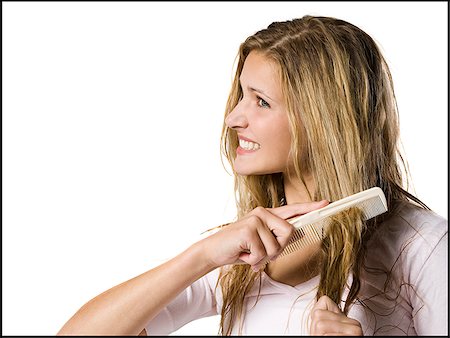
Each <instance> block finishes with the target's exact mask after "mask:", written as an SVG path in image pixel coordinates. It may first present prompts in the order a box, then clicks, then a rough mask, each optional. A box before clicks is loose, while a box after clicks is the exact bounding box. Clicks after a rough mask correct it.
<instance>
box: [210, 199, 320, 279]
mask: <svg viewBox="0 0 450 338" xmlns="http://www.w3.org/2000/svg"><path fill="white" fill-rule="evenodd" d="M327 204H328V202H327V201H320V202H310V203H301V204H290V205H285V206H282V207H278V208H262V207H257V208H255V209H254V210H252V211H251V212H250V213H248V214H247V215H246V216H244V217H243V218H241V219H240V220H239V221H237V222H235V223H231V224H229V225H227V226H226V227H224V228H223V229H222V230H220V231H219V232H216V233H215V234H213V235H211V236H209V237H207V238H205V239H203V240H202V246H203V250H204V252H205V257H206V258H207V259H208V260H209V262H210V264H211V265H212V266H214V267H219V266H223V265H227V264H235V263H247V264H250V265H251V266H252V268H253V270H254V271H258V270H259V269H260V268H261V266H262V265H263V264H264V263H266V262H267V261H269V260H275V259H276V258H277V256H278V255H279V254H281V252H282V251H283V249H284V248H285V247H286V245H287V244H288V242H289V239H290V238H291V236H292V234H293V232H294V227H293V226H292V225H291V224H290V223H288V222H287V221H286V219H288V218H291V217H293V216H297V215H302V214H306V213H308V212H310V211H312V210H315V209H319V208H322V207H324V206H326V205H327Z"/></svg>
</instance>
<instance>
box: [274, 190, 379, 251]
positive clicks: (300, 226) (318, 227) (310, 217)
mask: <svg viewBox="0 0 450 338" xmlns="http://www.w3.org/2000/svg"><path fill="white" fill-rule="evenodd" d="M350 208H358V209H359V210H360V211H361V213H362V218H363V220H364V221H366V220H369V219H371V218H373V217H375V216H378V215H380V214H383V213H385V212H386V211H387V210H388V209H387V203H386V197H385V196H384V193H383V190H381V189H380V188H379V187H373V188H370V189H367V190H364V191H361V192H358V193H356V194H353V195H350V196H347V197H344V198H342V199H340V200H338V201H335V202H332V203H330V204H328V205H327V206H326V207H323V208H320V209H317V210H313V211H311V212H308V213H307V214H304V215H301V216H296V217H292V218H290V219H287V221H288V222H289V223H291V224H292V225H293V226H294V227H295V231H294V234H293V235H292V237H291V239H290V240H289V243H288V244H287V246H286V247H285V248H284V250H283V252H282V253H281V254H280V256H279V257H283V256H286V255H288V254H290V253H292V252H294V251H297V250H300V249H302V248H304V247H306V246H308V245H311V244H313V243H316V242H319V241H321V240H322V239H323V237H324V234H325V230H326V227H327V225H328V224H329V223H330V221H331V217H332V216H334V215H336V214H338V213H340V212H342V211H345V210H348V209H350Z"/></svg>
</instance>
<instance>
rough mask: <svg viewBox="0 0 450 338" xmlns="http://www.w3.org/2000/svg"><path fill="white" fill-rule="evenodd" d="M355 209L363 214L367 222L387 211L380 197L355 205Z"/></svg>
mask: <svg viewBox="0 0 450 338" xmlns="http://www.w3.org/2000/svg"><path fill="white" fill-rule="evenodd" d="M353 207H356V208H359V209H360V210H361V212H362V214H363V219H364V220H365V221H367V220H369V219H371V218H373V217H375V216H378V215H380V214H382V213H384V212H386V211H387V209H386V207H385V206H384V204H383V202H382V200H381V198H380V196H374V197H372V198H369V199H368V200H365V201H361V202H359V203H357V204H355V205H354V206H353Z"/></svg>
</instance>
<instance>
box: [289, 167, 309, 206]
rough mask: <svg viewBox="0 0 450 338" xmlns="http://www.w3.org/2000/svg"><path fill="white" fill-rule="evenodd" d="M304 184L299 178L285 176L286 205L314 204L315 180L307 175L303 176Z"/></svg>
mask: <svg viewBox="0 0 450 338" xmlns="http://www.w3.org/2000/svg"><path fill="white" fill-rule="evenodd" d="M303 177H304V178H303V179H304V182H302V180H299V179H298V178H297V177H295V178H293V177H292V176H289V175H288V174H283V181H284V195H285V198H286V204H293V203H305V202H312V201H313V197H314V178H313V177H312V175H310V174H307V175H304V176H303Z"/></svg>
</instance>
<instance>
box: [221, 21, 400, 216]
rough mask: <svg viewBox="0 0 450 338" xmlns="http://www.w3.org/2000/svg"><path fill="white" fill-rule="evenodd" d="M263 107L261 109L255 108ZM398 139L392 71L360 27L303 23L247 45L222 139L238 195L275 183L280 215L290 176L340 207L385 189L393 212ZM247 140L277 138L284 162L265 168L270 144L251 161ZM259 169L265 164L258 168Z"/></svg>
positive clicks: (279, 26)
mask: <svg viewBox="0 0 450 338" xmlns="http://www.w3.org/2000/svg"><path fill="white" fill-rule="evenodd" d="M255 60H257V62H258V64H259V65H260V68H261V69H265V70H266V71H267V74H266V77H264V76H260V75H261V73H260V69H257V68H255V67H252V66H253V65H254V64H255ZM269 75H270V76H269ZM258 77H259V78H258ZM266 79H267V80H266ZM258 80H259V81H258ZM252 81H255V82H256V84H255V85H254V87H256V86H257V85H258V86H260V87H263V88H264V89H265V88H267V90H270V91H271V92H273V93H274V94H273V95H275V96H276V98H277V102H276V103H274V102H271V101H270V99H269V98H268V97H267V96H264V94H262V93H259V92H258V91H257V90H252V89H251V88H253V87H252V86H253V82H252ZM254 89H255V88H254ZM256 89H261V90H262V91H264V90H263V89H262V88H258V87H256ZM267 94H268V95H269V96H270V93H267ZM259 98H262V99H263V100H262V101H261V100H260V99H259ZM251 100H253V101H251ZM255 102H256V104H257V105H260V106H258V107H256V108H255V106H252V104H255ZM268 103H269V105H267V104H268ZM270 103H272V104H270ZM272 106H274V107H272ZM275 108H277V109H275ZM258 109H259V110H258ZM281 112H282V113H281ZM282 114H284V116H283V115H282ZM274 116H276V118H277V120H276V121H277V123H274V124H273V125H272V127H273V128H272V129H270V130H269V131H270V132H272V134H271V133H270V132H268V133H267V134H266V135H264V133H263V134H261V135H259V134H258V135H253V133H252V128H253V127H255V128H256V127H257V123H260V124H262V123H264V121H263V120H264V119H266V121H267V122H268V123H269V121H271V119H275V117H274ZM278 122H280V123H278ZM285 122H287V125H286V123H285ZM267 128H268V127H267ZM277 128H278V129H277ZM283 128H284V132H282V130H283ZM276 131H277V134H276ZM263 132H264V130H263ZM398 132H399V128H398V115H397V109H396V103H395V96H394V92H393V87H392V80H391V76H390V72H389V69H388V66H387V64H386V62H385V60H384V58H383V56H382V55H381V53H380V51H379V49H378V47H377V46H376V44H375V42H374V41H373V39H372V38H371V37H370V36H369V35H367V34H366V33H364V32H363V31H362V30H360V29H359V28H357V27H355V26H354V25H352V24H350V23H348V22H345V21H342V20H338V19H334V18H327V17H311V16H305V17H303V18H301V19H295V20H290V21H285V22H274V23H272V24H271V25H269V26H268V28H267V29H264V30H261V31H259V32H257V33H256V34H254V35H252V36H250V37H249V38H247V39H246V41H245V42H244V43H243V44H242V45H241V47H240V50H239V55H238V64H237V69H236V76H235V79H234V83H233V86H232V90H231V93H230V96H229V100H228V103H227V109H226V125H225V126H224V132H223V135H222V136H223V138H222V141H223V151H224V154H225V155H226V156H227V158H228V159H229V161H231V163H232V164H233V167H234V169H235V173H236V176H237V178H236V188H237V190H238V191H241V190H248V189H250V190H251V189H252V186H260V187H261V186H264V184H265V183H267V184H269V186H271V188H270V189H269V190H274V191H272V192H271V193H269V194H268V195H267V196H266V197H267V198H266V200H265V202H266V203H268V204H269V205H267V206H273V205H274V204H276V200H277V199H279V196H278V195H279V194H280V192H279V191H278V192H275V190H276V186H278V187H279V186H280V184H276V181H277V180H280V179H281V177H282V175H280V174H278V173H280V172H282V173H284V176H286V175H287V174H289V175H290V176H292V177H293V178H294V179H297V180H299V181H303V180H304V178H305V176H307V175H311V176H312V178H313V182H314V191H313V192H312V193H313V194H314V195H313V199H316V200H320V199H328V200H330V201H333V200H337V199H339V198H342V197H345V196H348V195H350V194H353V193H356V192H359V191H361V190H364V189H367V188H370V187H373V186H380V187H381V188H382V189H383V190H384V191H385V193H386V194H387V195H388V196H387V198H388V202H389V203H390V202H391V198H399V197H400V195H401V194H399V192H398V187H401V186H402V176H401V171H400V169H399V166H398V164H397V162H398V159H399V152H398V148H397V141H398ZM273 134H275V136H274V135H273ZM241 135H242V136H243V137H247V138H250V139H252V140H254V141H256V142H259V137H261V138H264V137H265V136H267V137H270V138H271V139H272V140H271V142H272V143H271V145H273V146H274V147H278V154H277V151H276V150H274V151H271V152H270V153H271V154H274V155H273V157H270V158H266V159H263V156H262V155H263V150H264V148H265V147H264V145H262V144H261V145H258V144H256V145H253V144H250V146H252V147H255V149H257V148H258V147H260V148H259V149H258V150H256V151H253V152H252V153H250V154H249V153H245V154H243V153H242V149H241V148H239V147H238V145H239V139H238V137H239V136H241ZM248 136H250V137H248ZM252 137H255V139H253V138H252ZM244 140H245V139H244ZM276 141H280V142H278V144H277V143H276ZM242 143H243V146H244V147H245V146H246V145H247V146H248V144H246V143H245V142H242V141H241V145H242ZM287 143H289V146H287ZM285 145H286V146H285ZM239 152H241V154H240V153H239ZM256 159H257V161H256V162H255V161H254V160H256ZM282 160H284V161H285V162H284V163H281V162H282ZM260 161H261V162H260ZM251 163H253V164H251ZM259 163H263V164H261V165H260V166H259V167H258V164H259ZM273 163H275V164H276V165H274V166H273V168H272V167H271V166H270V164H273ZM261 166H262V167H261ZM255 176H259V177H255ZM263 181H264V182H263ZM258 182H259V183H258ZM246 195H247V196H250V198H251V199H253V202H255V203H256V202H259V204H258V203H256V204H254V203H251V204H248V203H244V202H243V201H241V206H242V207H244V209H247V208H249V209H251V208H252V207H254V206H256V205H260V202H262V201H261V196H259V195H260V194H258V193H251V192H250V194H248V193H246ZM241 199H242V196H241ZM244 199H245V198H244ZM242 203H244V204H242ZM247 211H249V210H245V211H244V212H247Z"/></svg>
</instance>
